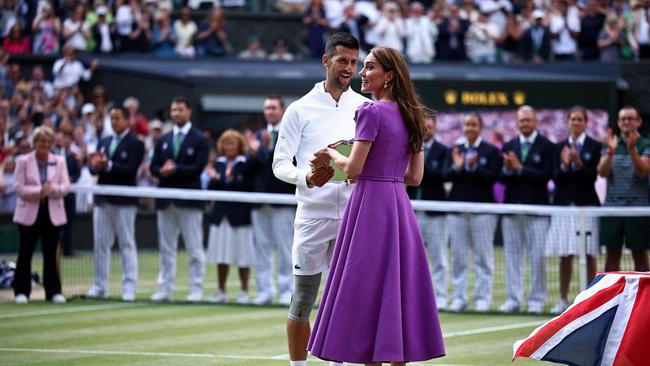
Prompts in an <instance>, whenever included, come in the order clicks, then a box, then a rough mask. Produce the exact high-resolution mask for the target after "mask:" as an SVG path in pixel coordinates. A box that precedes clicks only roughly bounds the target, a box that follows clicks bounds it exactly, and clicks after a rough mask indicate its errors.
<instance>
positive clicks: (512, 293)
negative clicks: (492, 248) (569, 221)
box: [502, 215, 549, 307]
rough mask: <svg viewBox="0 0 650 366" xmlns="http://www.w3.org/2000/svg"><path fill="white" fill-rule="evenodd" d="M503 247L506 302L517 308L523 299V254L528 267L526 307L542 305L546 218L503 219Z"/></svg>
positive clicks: (544, 290) (521, 217)
mask: <svg viewBox="0 0 650 366" xmlns="http://www.w3.org/2000/svg"><path fill="white" fill-rule="evenodd" d="M502 225H503V246H504V251H505V259H506V294H507V300H508V301H511V302H514V303H516V304H517V305H519V306H520V307H522V305H523V303H522V302H523V298H524V268H525V266H524V253H525V254H527V255H528V262H529V266H530V290H529V291H528V307H543V306H544V304H545V303H546V262H545V257H544V252H545V245H546V235H547V231H548V226H549V219H548V217H544V216H526V215H506V216H503V221H502Z"/></svg>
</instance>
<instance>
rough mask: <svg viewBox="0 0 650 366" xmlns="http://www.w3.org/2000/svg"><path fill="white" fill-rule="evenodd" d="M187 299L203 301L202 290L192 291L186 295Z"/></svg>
mask: <svg viewBox="0 0 650 366" xmlns="http://www.w3.org/2000/svg"><path fill="white" fill-rule="evenodd" d="M187 301H189V302H199V301H203V291H198V290H197V291H192V292H190V293H189V294H188V295H187Z"/></svg>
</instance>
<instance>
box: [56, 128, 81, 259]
mask: <svg viewBox="0 0 650 366" xmlns="http://www.w3.org/2000/svg"><path fill="white" fill-rule="evenodd" d="M70 143H71V136H70V134H69V133H66V132H64V129H63V128H61V124H60V126H59V131H57V132H55V133H54V145H55V146H54V149H53V152H55V153H56V154H58V155H61V156H63V158H64V159H65V164H66V168H67V170H68V181H69V182H70V183H76V182H77V180H79V176H80V175H81V170H80V169H79V161H78V160H77V158H76V157H75V156H74V155H73V154H72V152H71V151H70ZM63 203H64V207H65V215H66V217H67V218H68V222H66V223H65V224H64V225H63V226H62V227H61V249H62V250H63V255H65V256H66V257H71V256H73V255H74V248H73V242H72V225H73V223H74V221H75V216H76V212H75V206H76V193H74V192H70V193H68V194H67V195H66V196H65V197H64V199H63Z"/></svg>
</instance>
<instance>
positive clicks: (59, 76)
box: [52, 45, 99, 89]
mask: <svg viewBox="0 0 650 366" xmlns="http://www.w3.org/2000/svg"><path fill="white" fill-rule="evenodd" d="M98 67H99V61H98V60H97V59H95V60H93V61H92V63H91V65H90V68H89V69H86V68H85V67H84V65H83V64H82V63H81V61H79V60H77V58H76V56H75V50H74V48H72V47H71V46H68V45H66V46H65V47H63V58H60V59H58V60H56V61H55V62H54V66H53V67H52V74H53V75H54V88H55V89H62V88H73V87H75V86H77V84H78V83H79V80H81V79H83V80H84V81H88V80H90V78H91V77H92V75H93V73H94V72H95V70H97V68H98Z"/></svg>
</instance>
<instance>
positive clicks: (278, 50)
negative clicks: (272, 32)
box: [269, 37, 322, 62]
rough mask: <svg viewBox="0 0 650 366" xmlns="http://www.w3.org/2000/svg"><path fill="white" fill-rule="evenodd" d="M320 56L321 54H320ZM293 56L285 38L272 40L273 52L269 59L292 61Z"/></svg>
mask: <svg viewBox="0 0 650 366" xmlns="http://www.w3.org/2000/svg"><path fill="white" fill-rule="evenodd" d="M321 56H322V55H321ZM293 59H294V56H293V54H292V53H291V52H289V44H288V43H287V40H286V39H285V38H282V37H280V38H278V39H276V40H275V42H273V52H272V53H271V54H270V55H269V61H288V62H290V61H293Z"/></svg>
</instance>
